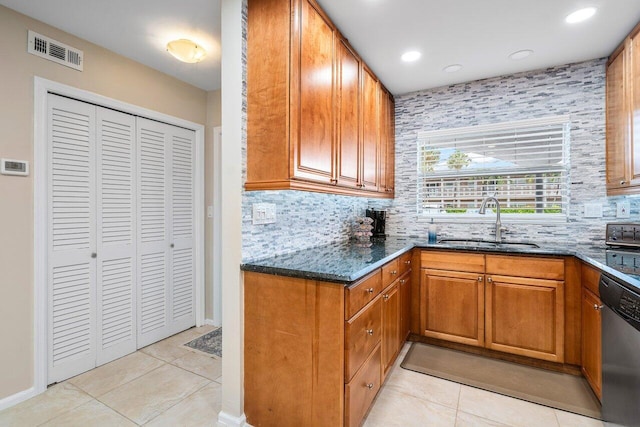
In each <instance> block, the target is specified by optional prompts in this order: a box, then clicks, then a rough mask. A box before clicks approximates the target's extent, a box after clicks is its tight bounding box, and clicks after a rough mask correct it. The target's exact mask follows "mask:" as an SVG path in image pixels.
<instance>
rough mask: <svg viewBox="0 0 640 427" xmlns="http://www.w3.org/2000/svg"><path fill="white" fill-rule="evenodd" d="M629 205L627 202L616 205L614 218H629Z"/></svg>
mask: <svg viewBox="0 0 640 427" xmlns="http://www.w3.org/2000/svg"><path fill="white" fill-rule="evenodd" d="M630 210H631V204H630V203H629V202H627V201H624V202H619V203H616V217H618V218H629V217H630V216H631V213H630V212H629V211H630Z"/></svg>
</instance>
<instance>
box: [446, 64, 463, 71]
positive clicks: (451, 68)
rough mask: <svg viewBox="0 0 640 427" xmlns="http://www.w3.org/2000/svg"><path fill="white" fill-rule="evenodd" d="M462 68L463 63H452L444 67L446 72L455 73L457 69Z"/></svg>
mask: <svg viewBox="0 0 640 427" xmlns="http://www.w3.org/2000/svg"><path fill="white" fill-rule="evenodd" d="M460 70H462V65H460V64H451V65H447V66H446V67H444V68H443V69H442V71H444V72H445V73H455V72H456V71H460Z"/></svg>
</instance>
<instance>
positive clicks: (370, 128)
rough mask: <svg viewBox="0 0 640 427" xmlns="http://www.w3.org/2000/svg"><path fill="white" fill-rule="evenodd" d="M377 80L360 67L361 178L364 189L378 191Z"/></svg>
mask: <svg viewBox="0 0 640 427" xmlns="http://www.w3.org/2000/svg"><path fill="white" fill-rule="evenodd" d="M378 100H379V98H378V82H377V81H376V79H375V77H374V76H373V74H371V72H370V71H369V70H367V68H365V67H362V110H363V111H362V178H361V181H362V182H361V185H362V186H363V187H362V188H363V189H364V190H370V191H378V127H379V125H380V123H379V120H378V117H379V116H378V114H379V113H378Z"/></svg>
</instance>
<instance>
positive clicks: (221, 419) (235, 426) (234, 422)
mask: <svg viewBox="0 0 640 427" xmlns="http://www.w3.org/2000/svg"><path fill="white" fill-rule="evenodd" d="M217 426H218V427H251V424H247V417H246V416H245V415H244V414H242V415H241V416H239V417H234V416H233V415H230V414H227V413H226V412H224V411H220V412H219V413H218V424H217Z"/></svg>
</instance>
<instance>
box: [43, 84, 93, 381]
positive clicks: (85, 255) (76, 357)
mask: <svg viewBox="0 0 640 427" xmlns="http://www.w3.org/2000/svg"><path fill="white" fill-rule="evenodd" d="M47 101H48V103H47V126H48V129H47V131H48V135H49V149H48V178H49V179H48V181H49V182H48V186H49V187H48V211H49V213H48V239H47V240H48V264H47V269H48V311H49V312H48V349H49V351H48V365H49V366H48V376H49V378H48V380H49V383H52V382H56V381H60V380H64V379H66V378H69V377H71V376H74V375H77V374H79V373H81V372H84V371H87V370H89V369H91V368H93V367H95V363H96V333H95V301H96V299H95V281H96V259H95V258H94V257H93V254H94V253H95V251H96V229H95V224H96V218H95V212H96V197H95V191H94V188H95V145H96V144H95V124H96V120H95V111H96V109H95V107H94V106H92V105H88V104H83V103H80V102H77V101H73V100H70V99H67V98H63V97H60V96H56V95H49V96H48V100H47Z"/></svg>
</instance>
